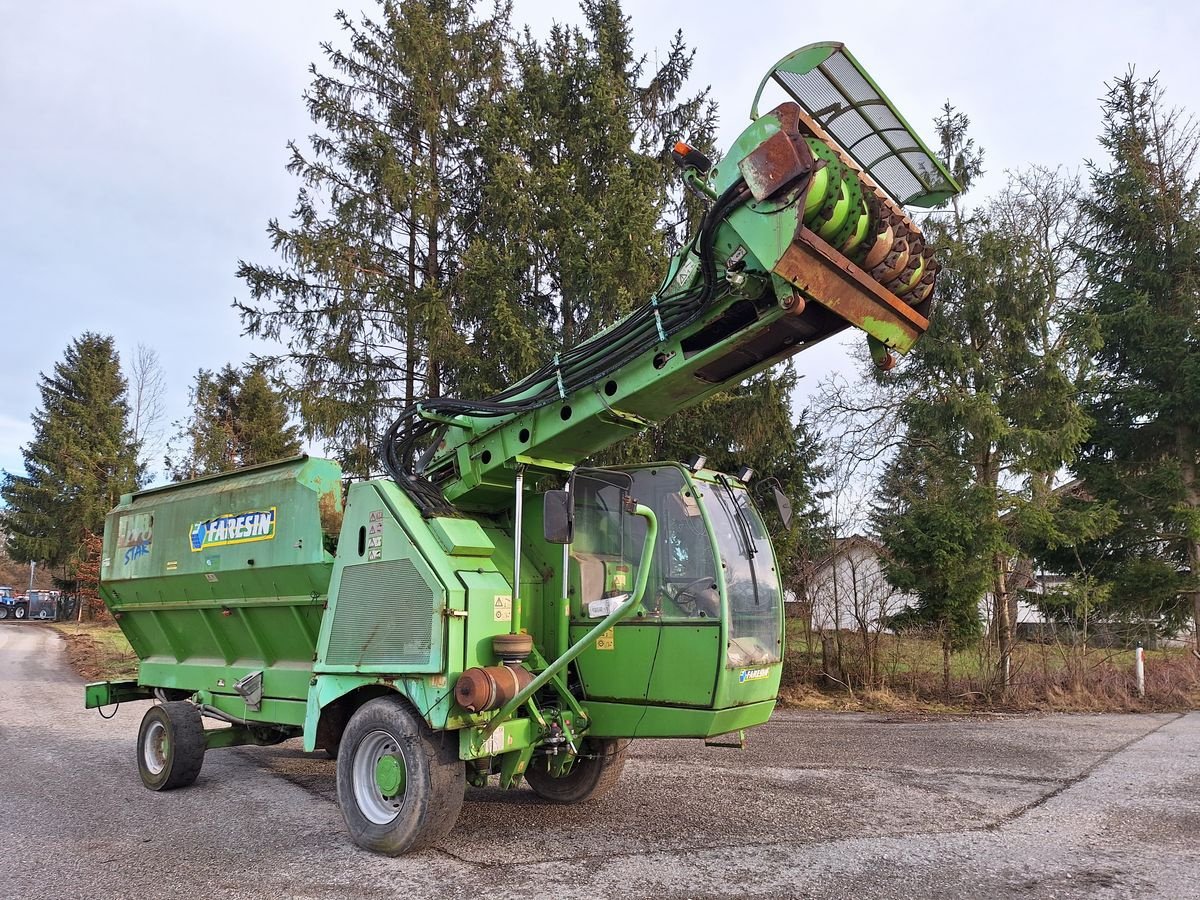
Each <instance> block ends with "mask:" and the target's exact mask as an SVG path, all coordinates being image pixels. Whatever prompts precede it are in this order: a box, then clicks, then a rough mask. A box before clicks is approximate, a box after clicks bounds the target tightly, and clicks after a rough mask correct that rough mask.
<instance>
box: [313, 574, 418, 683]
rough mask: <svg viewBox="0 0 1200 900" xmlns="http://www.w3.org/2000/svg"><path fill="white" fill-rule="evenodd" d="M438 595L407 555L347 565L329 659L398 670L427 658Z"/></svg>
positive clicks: (326, 660) (331, 636)
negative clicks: (366, 563)
mask: <svg viewBox="0 0 1200 900" xmlns="http://www.w3.org/2000/svg"><path fill="white" fill-rule="evenodd" d="M435 599H436V598H435V595H434V592H433V590H432V589H431V588H430V586H429V584H428V583H426V581H425V579H424V578H422V577H421V576H420V574H419V573H418V572H417V570H416V568H415V567H414V566H413V564H412V560H409V559H396V560H390V561H388V562H379V563H371V564H369V565H361V566H349V567H347V568H345V569H343V570H342V580H341V583H340V585H339V587H338V594H337V606H336V608H335V609H334V613H333V626H332V628H331V629H330V634H329V647H328V649H327V650H326V653H325V662H326V663H327V664H328V665H334V666H387V667H389V669H390V671H393V672H397V673H399V672H402V671H403V670H404V667H405V666H421V665H425V664H427V663H428V662H429V660H430V655H431V653H432V649H433V647H432V639H433V617H434V612H435V609H434V607H435Z"/></svg>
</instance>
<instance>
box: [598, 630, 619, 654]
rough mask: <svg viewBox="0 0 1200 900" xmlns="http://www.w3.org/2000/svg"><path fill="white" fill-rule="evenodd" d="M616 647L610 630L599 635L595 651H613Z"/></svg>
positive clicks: (615, 641)
mask: <svg viewBox="0 0 1200 900" xmlns="http://www.w3.org/2000/svg"><path fill="white" fill-rule="evenodd" d="M616 647H617V639H616V635H614V634H613V630H612V629H611V628H610V629H608V631H606V632H604V634H602V635H600V637H598V638H596V649H597V650H615V649H616Z"/></svg>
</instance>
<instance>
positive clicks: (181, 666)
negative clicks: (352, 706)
mask: <svg viewBox="0 0 1200 900" xmlns="http://www.w3.org/2000/svg"><path fill="white" fill-rule="evenodd" d="M341 513H342V500H341V470H340V469H339V467H338V466H337V464H336V463H334V462H331V461H329V460H323V459H314V458H309V457H303V456H302V457H297V458H294V459H289V460H282V461H279V462H275V463H268V464H265V465H262V466H255V467H252V468H249V469H244V470H241V471H237V472H231V473H227V474H223V475H218V476H212V477H208V478H201V479H196V480H193V481H186V482H181V483H179V484H174V485H168V486H166V487H162V488H155V489H152V490H147V491H140V492H138V493H135V494H130V495H126V496H124V497H122V498H121V502H120V503H119V504H118V506H117V507H116V508H115V509H114V510H113V511H112V512H111V513H109V515H108V517H107V519H106V521H105V533H104V552H103V557H102V560H101V587H100V589H101V594H102V596H103V597H104V600H105V603H106V604H107V605H108V607H109V609H110V610H111V611H112V613H113V616H114V618H115V619H116V621H117V623H118V624H119V625H120V626H121V629H122V631H124V633H125V635H126V637H127V638H128V639H129V642H130V645H131V646H132V647H133V649H134V651H135V652H136V653H137V655H138V658H139V659H140V660H142V665H141V667H140V671H139V679H138V680H139V682H140V683H141V684H143V685H147V686H154V687H172V688H177V689H181V690H192V691H195V690H211V691H216V692H218V693H220V692H225V693H231V692H232V686H233V683H234V682H235V681H236V680H237V679H238V678H240V677H242V676H243V675H246V674H250V673H251V672H255V671H262V672H263V673H264V674H263V690H264V694H265V695H266V696H267V697H271V698H279V699H286V700H302V699H303V698H304V697H305V696H306V693H307V684H308V680H309V678H310V677H311V668H312V663H313V654H314V650H315V648H316V638H317V634H318V632H319V629H320V623H321V617H322V612H323V607H324V597H325V594H326V592H327V591H328V587H329V578H330V573H331V571H332V564H333V558H332V556H331V555H330V553H329V552H328V550H327V549H326V547H327V545H329V544H332V543H333V542H334V539H335V536H336V530H337V528H338V527H339V526H340V520H341Z"/></svg>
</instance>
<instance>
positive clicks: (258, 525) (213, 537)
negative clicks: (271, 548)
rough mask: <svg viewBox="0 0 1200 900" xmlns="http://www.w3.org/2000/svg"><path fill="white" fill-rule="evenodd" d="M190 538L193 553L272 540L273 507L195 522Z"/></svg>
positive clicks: (273, 531)
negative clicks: (211, 548) (212, 548)
mask: <svg viewBox="0 0 1200 900" xmlns="http://www.w3.org/2000/svg"><path fill="white" fill-rule="evenodd" d="M190 538H191V542H192V552H193V553H196V552H198V551H200V550H207V549H209V548H210V547H227V546H229V545H230V544H248V543H250V542H251V541H270V540H274V538H275V507H274V506H272V507H271V508H270V509H267V510H256V511H254V512H245V513H240V514H239V515H236V516H217V518H215V519H209V520H208V521H207V522H197V523H196V524H195V525H193V526H192V531H191V535H190Z"/></svg>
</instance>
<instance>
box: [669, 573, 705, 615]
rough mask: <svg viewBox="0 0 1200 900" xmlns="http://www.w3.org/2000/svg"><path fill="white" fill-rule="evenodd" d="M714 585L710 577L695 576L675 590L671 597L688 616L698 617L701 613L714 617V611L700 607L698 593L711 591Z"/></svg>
mask: <svg viewBox="0 0 1200 900" xmlns="http://www.w3.org/2000/svg"><path fill="white" fill-rule="evenodd" d="M715 586H716V585H715V584H714V582H713V579H712V578H709V577H706V578H697V579H695V580H694V581H689V582H688V583H687V584H685V585H684V586H683V587H681V588H679V590H677V591H676V592H675V596H674V597H673V598H672V599H674V601H675V602H676V603H677V604H678V605H679V606H680V608H682V609H683V611H684V612H686V613H687V614H688V615H689V616H692V617H694V618H698V617H699V616H700V615H701V614H703V615H705V616H709V617H715V611H712V612H710V611H708V610H701V609H700V595H701V593H702V592H703V591H711V590H713V588H714V587H715Z"/></svg>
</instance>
